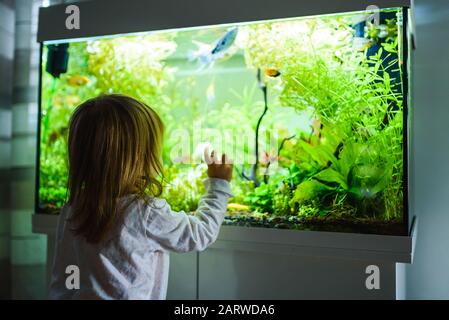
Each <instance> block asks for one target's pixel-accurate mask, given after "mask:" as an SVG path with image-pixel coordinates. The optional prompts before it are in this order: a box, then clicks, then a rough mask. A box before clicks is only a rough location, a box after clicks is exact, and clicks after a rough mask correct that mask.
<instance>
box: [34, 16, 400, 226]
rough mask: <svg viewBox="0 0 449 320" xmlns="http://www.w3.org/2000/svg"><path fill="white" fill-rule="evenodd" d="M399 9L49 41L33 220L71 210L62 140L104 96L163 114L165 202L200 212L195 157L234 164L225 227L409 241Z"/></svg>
mask: <svg viewBox="0 0 449 320" xmlns="http://www.w3.org/2000/svg"><path fill="white" fill-rule="evenodd" d="M405 11H406V9H405V8H392V9H382V10H380V12H378V13H377V16H374V17H373V16H370V15H369V14H367V13H365V12H351V13H344V14H335V15H323V16H313V17H301V18H289V19H278V20H269V21H260V22H251V23H236V24H227V25H217V26H207V27H195V28H186V29H176V30H161V31H152V32H147V33H138V34H125V35H117V36H107V37H98V38H90V39H78V40H75V41H67V42H63V41H59V42H53V43H52V42H44V43H43V44H42V51H41V52H42V54H41V97H40V121H39V127H40V128H39V161H38V162H39V165H38V178H37V180H38V199H37V201H36V202H37V203H36V206H37V211H38V212H39V213H49V214H57V213H58V211H59V210H60V208H61V207H62V206H63V204H64V202H65V201H66V199H67V131H68V122H69V119H70V116H71V114H72V112H73V111H74V109H75V108H76V106H77V105H79V104H80V103H81V102H83V101H84V100H86V99H88V98H91V97H94V96H97V95H100V94H102V93H121V94H126V95H130V96H132V97H135V98H137V99H140V100H142V101H144V102H145V103H147V104H148V105H149V106H151V107H152V108H154V109H155V110H156V111H157V112H158V113H159V114H160V116H161V117H162V119H163V121H164V123H165V126H166V133H165V136H164V148H163V159H164V165H165V172H164V174H165V176H164V184H165V188H164V194H163V197H165V198H166V199H167V201H168V202H169V203H170V205H171V207H172V208H173V209H174V210H183V211H185V212H188V213H191V214H194V213H195V210H196V208H197V203H198V200H199V198H200V196H201V195H202V194H203V192H204V189H203V188H204V187H203V184H202V180H203V179H204V178H205V177H206V170H205V168H206V165H205V163H204V161H203V160H202V154H203V150H204V148H206V147H210V148H212V149H213V150H216V151H217V152H226V153H227V154H228V155H229V156H230V157H231V158H232V159H233V162H234V177H233V181H232V187H233V192H234V194H235V196H234V197H233V198H231V199H230V201H229V204H228V209H227V213H226V218H225V221H224V224H225V225H234V226H247V227H266V228H279V229H295V230H312V231H332V232H351V233H369V234H385V235H403V234H405V233H406V230H407V183H406V181H407V175H406V173H407V166H406V163H407V134H406V132H407V129H406V126H407V87H408V83H407V70H406V69H407V68H406V67H405V66H406V65H407V62H408V61H407V51H408V41H407V35H406V32H405V31H404V30H406V29H405V28H404V25H405V24H406V17H407V15H406V14H405Z"/></svg>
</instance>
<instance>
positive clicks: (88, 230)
mask: <svg viewBox="0 0 449 320" xmlns="http://www.w3.org/2000/svg"><path fill="white" fill-rule="evenodd" d="M162 135H163V124H162V122H161V119H160V118H159V116H158V115H157V114H156V112H154V110H152V109H151V108H150V107H148V106H146V105H145V104H143V103H141V102H139V101H137V100H135V99H133V98H130V97H127V96H123V95H116V94H113V95H102V96H100V97H97V98H94V99H90V100H88V101H86V102H84V103H83V104H81V105H80V106H79V107H78V108H77V109H76V111H75V112H74V114H73V116H72V118H71V120H70V127H69V138H68V158H69V182H68V188H69V199H68V202H67V204H66V205H65V206H64V207H63V209H62V210H61V215H60V218H59V224H58V230H57V243H56V255H55V259H54V264H53V272H52V280H51V285H50V297H51V298H52V299H165V297H166V291H167V280H168V268H169V255H168V253H169V252H189V251H194V250H199V251H201V250H204V249H206V248H207V246H209V245H210V244H211V243H213V242H214V241H215V240H216V238H217V235H218V231H219V228H220V225H221V223H222V221H223V216H224V214H225V211H226V206H227V201H228V198H229V197H230V196H232V193H231V190H230V186H229V181H230V180H231V176H232V165H231V164H229V163H228V162H229V161H227V158H226V156H225V155H223V156H222V159H221V161H218V159H216V157H215V156H214V155H213V153H212V155H209V153H208V152H205V159H206V162H207V163H208V170H207V174H208V176H209V178H208V179H206V180H205V185H206V190H207V191H206V194H205V195H204V196H203V197H202V199H201V200H200V201H199V205H198V210H197V212H196V215H195V216H192V215H187V214H186V213H184V212H173V211H172V210H171V209H170V205H169V204H168V203H167V202H166V201H165V200H162V199H159V198H157V197H158V196H160V194H161V192H162V184H161V182H160V181H159V180H158V179H157V177H158V176H161V175H162V160H161V145H162ZM73 266H75V268H78V269H77V270H79V288H78V287H77V285H76V280H75V278H73V277H72V275H73V276H76V273H75V271H76V270H75V269H73V268H74V267H73ZM74 270H75V271H74ZM69 277H71V278H70V279H69ZM73 287H74V288H73Z"/></svg>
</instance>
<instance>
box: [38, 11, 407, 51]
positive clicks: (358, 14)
mask: <svg viewBox="0 0 449 320" xmlns="http://www.w3.org/2000/svg"><path fill="white" fill-rule="evenodd" d="M396 10H398V8H383V9H379V11H380V12H391V11H396ZM372 12H373V11H366V10H362V11H353V12H349V13H347V12H346V13H345V12H341V13H329V14H320V15H311V16H300V17H290V18H280V19H266V20H257V21H249V22H248V21H247V22H234V23H223V24H215V25H208V26H196V27H185V28H173V29H161V30H154V31H140V32H130V33H118V34H113V35H101V36H95V37H82V38H72V39H62V40H47V41H43V44H44V45H49V44H60V43H71V42H81V41H86V40H89V41H95V40H100V39H114V38H123V37H133V36H145V35H150V34H160V33H171V32H179V31H195V30H207V29H218V28H229V27H231V26H247V25H253V24H260V23H274V22H289V21H298V20H308V19H313V18H317V17H319V18H330V17H339V16H346V17H347V16H353V17H355V18H357V17H361V16H365V17H366V15H367V14H371V13H372ZM362 20H363V19H362Z"/></svg>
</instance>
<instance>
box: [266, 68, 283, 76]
mask: <svg viewBox="0 0 449 320" xmlns="http://www.w3.org/2000/svg"><path fill="white" fill-rule="evenodd" d="M265 75H267V76H268V77H272V78H276V77H279V76H280V75H281V72H280V71H279V70H278V69H276V68H267V69H265Z"/></svg>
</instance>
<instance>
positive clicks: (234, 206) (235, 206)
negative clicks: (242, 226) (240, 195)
mask: <svg viewBox="0 0 449 320" xmlns="http://www.w3.org/2000/svg"><path fill="white" fill-rule="evenodd" d="M228 209H230V210H238V211H250V210H251V208H250V207H249V206H246V205H244V204H240V203H228Z"/></svg>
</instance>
